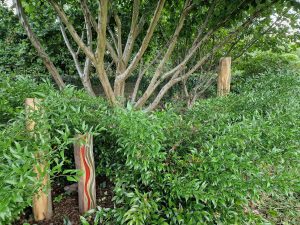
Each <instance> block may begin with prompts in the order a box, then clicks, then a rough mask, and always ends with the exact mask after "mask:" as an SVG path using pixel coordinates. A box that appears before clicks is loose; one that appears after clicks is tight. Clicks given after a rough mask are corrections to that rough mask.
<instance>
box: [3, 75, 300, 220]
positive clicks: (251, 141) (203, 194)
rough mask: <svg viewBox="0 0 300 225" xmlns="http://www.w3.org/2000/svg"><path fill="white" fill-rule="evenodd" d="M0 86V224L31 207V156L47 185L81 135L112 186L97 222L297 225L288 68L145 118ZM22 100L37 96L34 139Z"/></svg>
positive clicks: (292, 80) (295, 129)
mask: <svg viewBox="0 0 300 225" xmlns="http://www.w3.org/2000/svg"><path fill="white" fill-rule="evenodd" d="M4 81H5V82H3V83H2V87H4V88H3V89H2V90H3V91H2V92H1V95H0V101H2V102H4V103H5V104H4V105H5V108H3V111H1V114H3V115H5V117H3V118H4V119H2V121H1V123H2V124H5V127H4V126H3V127H2V130H1V133H0V137H1V138H0V140H1V141H0V147H1V149H0V159H1V165H0V171H1V172H0V195H1V198H2V196H4V197H3V198H2V199H1V206H0V222H2V223H4V224H7V223H9V222H10V221H12V220H13V219H15V218H16V217H17V215H18V214H19V213H20V212H21V211H22V209H23V208H25V207H26V206H28V205H30V204H31V196H32V194H33V193H34V192H35V191H36V190H37V188H38V187H39V185H38V184H36V182H35V181H36V178H35V174H34V173H33V171H32V169H33V168H32V165H34V164H35V163H36V159H35V158H34V157H33V156H34V154H35V153H36V152H37V150H38V149H39V150H41V149H42V150H43V152H44V154H46V155H45V157H47V160H49V165H48V167H47V170H48V172H49V173H50V174H51V175H52V177H53V178H55V176H56V175H65V176H67V175H68V176H69V177H70V173H71V175H72V174H73V172H74V171H73V172H72V171H68V170H67V169H72V168H74V165H73V164H72V157H73V156H72V150H71V149H70V146H69V145H70V144H71V143H72V140H73V139H72V138H73V137H74V134H76V133H83V132H87V131H90V132H92V133H94V136H95V158H96V164H97V173H98V175H99V174H101V175H102V174H106V175H107V176H108V177H109V178H110V179H111V180H112V181H113V182H114V184H115V188H114V195H115V196H114V203H115V205H116V207H115V208H114V209H102V208H99V209H98V211H97V212H96V214H97V215H98V216H97V217H95V219H96V220H98V219H99V221H100V220H101V221H102V223H111V224H127V223H129V224H247V223H248V224H249V223H250V224H251V223H253V224H258V223H260V222H261V223H266V222H267V221H268V222H274V223H277V222H282V223H283V222H284V221H292V223H293V224H297V223H298V222H299V221H297V218H299V215H298V216H297V210H296V209H295V208H294V209H293V208H292V207H291V205H288V204H289V203H288V202H290V204H293V203H295V202H297V196H299V188H300V186H299V172H300V171H299V165H300V163H299V140H300V133H299V126H300V118H299V113H298V112H299V110H300V102H299V96H300V95H299V94H300V93H299V92H300V90H299V87H300V86H299V84H300V81H299V75H298V74H296V73H294V72H293V71H291V72H287V71H284V72H280V71H279V72H278V73H276V74H275V73H268V74H262V75H261V76H257V77H253V78H248V79H247V82H246V83H243V86H242V87H240V88H239V90H240V93H241V94H231V95H229V96H228V97H224V98H215V99H207V100H204V101H199V102H198V103H197V104H196V105H195V107H194V108H192V109H191V110H190V111H188V112H187V113H186V114H184V115H179V114H178V113H176V112H175V111H173V110H172V108H170V109H168V110H165V111H157V112H155V113H152V114H146V113H145V112H143V111H135V110H132V108H131V106H130V105H128V106H127V108H126V109H119V108H115V109H112V108H110V107H109V106H108V105H107V104H106V103H105V102H104V101H103V100H101V99H100V98H91V97H89V96H88V95H86V94H85V93H84V92H82V91H77V90H75V89H74V88H73V87H67V88H66V89H65V90H63V91H61V92H58V91H57V90H55V89H54V88H53V86H51V85H50V84H47V83H46V84H40V85H37V84H35V83H34V82H33V81H32V80H30V79H27V78H22V79H21V78H18V77H15V78H6V79H4ZM9 96H11V98H9ZM26 97H38V98H41V99H43V101H41V103H40V104H41V108H42V109H43V110H41V111H38V112H36V113H34V114H33V115H32V117H33V118H32V119H34V120H36V121H38V123H37V125H36V127H37V129H36V130H35V131H34V133H35V135H31V134H29V133H28V132H26V130H25V119H26V117H25V114H24V111H23V102H24V99H25V98H26ZM5 113H6V114H5ZM12 119H13V120H12ZM28 187H29V188H28ZM28 190H30V191H28ZM272 204H273V205H274V207H272ZM279 204H280V205H281V206H282V208H281V209H285V210H286V211H287V210H292V211H291V213H290V216H286V215H285V216H283V211H282V210H281V209H278V208H276V205H279ZM82 220H83V221H84V218H82ZM279 220H280V221H279Z"/></svg>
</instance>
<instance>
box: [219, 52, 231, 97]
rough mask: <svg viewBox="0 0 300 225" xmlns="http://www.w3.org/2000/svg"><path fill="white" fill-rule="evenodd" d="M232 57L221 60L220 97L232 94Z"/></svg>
mask: <svg viewBox="0 0 300 225" xmlns="http://www.w3.org/2000/svg"><path fill="white" fill-rule="evenodd" d="M230 82H231V57H223V58H221V59H220V64H219V74H218V93H217V94H218V96H225V95H227V94H229V92H230Z"/></svg>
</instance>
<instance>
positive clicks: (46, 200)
mask: <svg viewBox="0 0 300 225" xmlns="http://www.w3.org/2000/svg"><path fill="white" fill-rule="evenodd" d="M38 101H39V100H38V99H34V98H26V100H25V109H26V113H27V116H29V115H30V113H32V112H33V111H34V110H38V107H37V103H38ZM34 127H35V122H34V121H33V120H32V119H28V120H27V122H26V129H27V130H28V131H33V130H34ZM35 157H36V158H37V160H39V159H40V158H42V155H41V154H39V153H37V154H35ZM45 167H46V164H45V163H38V164H36V165H34V171H35V173H36V174H37V179H38V180H39V179H40V177H41V176H42V175H43V172H44V170H45ZM48 184H49V176H48V175H47V174H46V175H44V177H43V180H42V187H40V189H39V191H38V193H36V194H35V195H34V196H33V215H34V219H35V220H36V221H40V220H44V219H46V220H48V219H50V218H51V217H52V214H53V211H52V199H51V188H49V187H47V185H48ZM45 187H46V188H48V189H47V193H45V192H44V191H43V188H45Z"/></svg>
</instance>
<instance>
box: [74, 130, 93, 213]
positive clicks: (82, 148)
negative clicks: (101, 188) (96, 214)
mask: <svg viewBox="0 0 300 225" xmlns="http://www.w3.org/2000/svg"><path fill="white" fill-rule="evenodd" d="M74 157H75V165H76V169H78V170H81V171H82V172H83V175H82V176H81V177H80V180H79V183H78V203H79V212H80V213H81V214H83V213H85V212H86V211H88V210H90V209H93V208H96V182H95V163H94V154H93V137H92V135H90V134H85V135H77V136H76V138H75V143H74Z"/></svg>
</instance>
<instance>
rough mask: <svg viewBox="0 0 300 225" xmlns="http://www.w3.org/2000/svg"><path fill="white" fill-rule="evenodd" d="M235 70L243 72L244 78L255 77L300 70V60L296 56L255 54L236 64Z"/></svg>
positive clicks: (270, 53)
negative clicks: (285, 70)
mask: <svg viewBox="0 0 300 225" xmlns="http://www.w3.org/2000/svg"><path fill="white" fill-rule="evenodd" d="M234 65H235V68H236V69H238V70H242V71H243V73H244V76H246V77H249V76H255V75H259V74H262V73H266V72H269V73H276V72H279V71H282V70H284V69H292V68H294V69H296V70H297V69H299V68H300V58H299V57H298V56H297V55H296V54H292V53H285V54H279V53H274V52H271V51H269V52H260V51H259V52H254V53H252V54H250V55H248V56H247V57H244V58H242V59H241V60H238V61H237V62H235V64H234Z"/></svg>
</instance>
